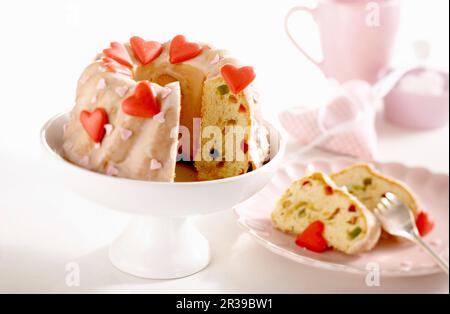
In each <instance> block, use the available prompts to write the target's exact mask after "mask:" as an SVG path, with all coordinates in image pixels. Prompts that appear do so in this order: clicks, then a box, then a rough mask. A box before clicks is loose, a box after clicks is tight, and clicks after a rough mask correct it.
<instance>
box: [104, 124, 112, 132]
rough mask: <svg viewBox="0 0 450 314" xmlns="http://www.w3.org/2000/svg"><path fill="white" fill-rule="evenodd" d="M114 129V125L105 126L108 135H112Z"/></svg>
mask: <svg viewBox="0 0 450 314" xmlns="http://www.w3.org/2000/svg"><path fill="white" fill-rule="evenodd" d="M113 129H114V127H113V126H112V124H105V131H106V135H111V133H112V131H113Z"/></svg>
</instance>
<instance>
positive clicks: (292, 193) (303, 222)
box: [272, 172, 381, 254]
mask: <svg viewBox="0 0 450 314" xmlns="http://www.w3.org/2000/svg"><path fill="white" fill-rule="evenodd" d="M272 222H273V224H274V225H275V227H276V228H277V229H279V230H281V231H283V232H285V233H289V234H293V235H296V236H298V237H297V241H296V243H297V245H299V246H302V247H305V248H307V249H309V250H312V251H315V252H323V251H325V250H327V249H328V248H334V249H336V250H338V251H341V252H344V253H346V254H357V253H361V252H364V251H369V250H371V249H372V248H373V247H374V246H375V245H376V243H377V242H378V239H379V237H380V233H381V227H380V225H379V223H378V222H377V220H376V218H375V216H374V215H373V214H372V213H371V212H370V211H369V210H367V208H366V207H365V206H364V205H363V204H362V203H361V202H359V201H358V199H357V198H355V197H354V196H352V195H351V194H349V193H348V192H347V191H345V189H342V188H339V187H338V186H336V184H334V183H333V182H332V181H331V180H330V178H329V177H327V176H326V175H325V174H323V173H319V172H317V173H313V174H311V175H309V176H307V177H304V178H302V179H300V180H298V181H296V182H294V183H293V184H292V185H291V187H290V188H289V189H288V190H287V191H286V192H285V193H284V194H283V196H282V197H281V199H280V200H279V201H278V203H277V205H276V208H275V210H274V211H273V212H272Z"/></svg>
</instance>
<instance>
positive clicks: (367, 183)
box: [364, 178, 372, 186]
mask: <svg viewBox="0 0 450 314" xmlns="http://www.w3.org/2000/svg"><path fill="white" fill-rule="evenodd" d="M368 185H372V178H365V179H364V186H368Z"/></svg>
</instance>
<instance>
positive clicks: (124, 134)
mask: <svg viewBox="0 0 450 314" xmlns="http://www.w3.org/2000/svg"><path fill="white" fill-rule="evenodd" d="M131 135H133V131H130V130H128V129H125V128H120V137H121V138H122V139H123V140H124V141H126V140H128V139H129V138H130V137H131Z"/></svg>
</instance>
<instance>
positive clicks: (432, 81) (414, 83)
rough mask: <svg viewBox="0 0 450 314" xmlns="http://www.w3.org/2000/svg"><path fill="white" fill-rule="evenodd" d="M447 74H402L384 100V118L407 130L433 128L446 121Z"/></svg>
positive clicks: (414, 71)
mask: <svg viewBox="0 0 450 314" xmlns="http://www.w3.org/2000/svg"><path fill="white" fill-rule="evenodd" d="M448 90H449V77H448V73H446V72H443V71H439V70H433V69H429V68H415V69H412V70H410V71H408V72H407V73H405V74H404V75H403V76H402V78H401V79H400V80H399V81H398V83H397V84H396V85H395V87H394V88H393V89H392V90H391V91H390V92H389V94H387V96H386V97H385V99H384V103H385V109H384V114H385V117H386V119H387V120H388V121H389V122H391V123H393V124H396V125H398V126H401V127H405V128H411V129H422V130H426V129H435V128H440V127H443V126H445V125H446V124H447V123H448V119H449V98H448V96H449V95H448Z"/></svg>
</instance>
